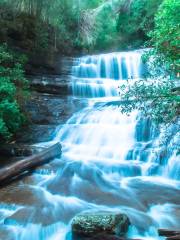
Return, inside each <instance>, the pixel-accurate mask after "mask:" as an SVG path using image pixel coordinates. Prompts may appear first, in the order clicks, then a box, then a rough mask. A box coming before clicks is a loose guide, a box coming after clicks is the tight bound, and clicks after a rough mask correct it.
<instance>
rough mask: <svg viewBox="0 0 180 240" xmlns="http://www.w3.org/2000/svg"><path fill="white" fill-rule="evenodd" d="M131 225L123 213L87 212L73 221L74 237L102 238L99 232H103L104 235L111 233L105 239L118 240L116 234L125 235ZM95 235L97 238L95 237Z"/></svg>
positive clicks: (77, 238)
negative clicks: (99, 236)
mask: <svg viewBox="0 0 180 240" xmlns="http://www.w3.org/2000/svg"><path fill="white" fill-rule="evenodd" d="M129 225H130V221H129V219H128V217H127V216H126V215H125V214H122V213H113V212H93V213H92V212H87V213H84V214H80V215H77V216H76V217H75V218H74V220H73V222H72V233H73V239H75V240H79V239H85V238H84V237H88V238H89V239H100V238H98V234H103V235H104V236H106V235H109V238H107V237H108V236H107V237H106V238H105V239H109V240H110V239H112V240H113V239H114V240H116V239H118V238H117V237H116V236H125V234H126V233H127V231H128V227H129ZM110 235H111V236H110ZM95 236H96V238H94V237H95ZM101 236H102V235H101ZM92 237H93V238H92ZM88 238H87V239H88ZM101 239H102V238H101ZM103 239H104V238H103Z"/></svg>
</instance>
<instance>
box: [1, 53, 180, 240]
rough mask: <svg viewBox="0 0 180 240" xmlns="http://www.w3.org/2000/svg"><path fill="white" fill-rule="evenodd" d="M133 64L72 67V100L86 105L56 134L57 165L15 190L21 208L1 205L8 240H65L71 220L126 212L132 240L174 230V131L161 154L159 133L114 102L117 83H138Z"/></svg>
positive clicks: (123, 59)
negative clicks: (59, 149)
mask: <svg viewBox="0 0 180 240" xmlns="http://www.w3.org/2000/svg"><path fill="white" fill-rule="evenodd" d="M140 59H141V52H138V51H136V52H128V53H112V54H103V55H100V56H90V57H83V58H80V59H78V60H76V61H75V66H74V67H73V77H72V88H73V93H74V97H78V98H88V106H87V107H86V108H84V109H82V110H80V111H79V112H77V113H76V114H74V115H73V116H72V117H71V118H70V119H69V120H68V122H67V123H66V124H65V125H64V126H63V127H62V128H61V129H60V130H59V131H58V132H57V135H56V138H55V139H54V141H55V142H56V141H60V142H61V143H62V146H63V154H62V157H61V159H56V160H54V162H52V163H51V164H50V165H47V166H46V167H45V169H44V170H37V171H35V173H34V175H33V176H32V177H31V178H30V180H27V182H25V183H23V184H22V185H21V184H20V186H18V190H17V191H16V193H15V194H17V195H18V194H19V195H20V194H22V195H24V194H25V195H26V196H27V199H25V201H24V203H22V204H19V205H18V206H16V207H12V205H9V209H8V208H7V205H6V207H2V208H1V206H0V212H3V217H1V218H0V221H1V222H2V223H3V219H6V220H5V222H4V223H5V224H2V226H0V233H1V232H3V231H4V232H5V236H8V234H9V235H10V238H7V239H13V240H31V239H33V240H56V239H57V240H65V239H66V240H70V239H71V234H70V223H71V220H72V218H73V217H74V216H75V215H76V214H78V213H80V212H83V211H87V210H92V211H93V210H111V211H119V210H120V211H121V212H124V213H126V214H127V215H128V216H129V218H130V220H131V223H132V226H131V228H130V229H129V233H128V236H129V237H132V238H141V239H149V240H150V239H161V238H159V237H158V236H157V229H158V228H173V229H178V228H180V181H179V180H180V173H179V170H180V163H179V158H178V156H177V155H176V150H177V148H176V147H175V145H176V144H177V143H178V141H179V136H178V133H177V134H176V135H175V136H174V138H173V139H171V140H170V141H169V143H168V149H166V148H165V146H164V145H163V147H164V148H165V150H166V153H164V152H163V153H164V154H162V143H161V140H162V139H163V138H164V137H163V131H162V132H161V133H160V134H159V133H158V131H157V129H155V128H154V126H153V125H152V123H151V122H150V120H149V119H141V118H140V117H139V114H138V113H137V112H133V113H132V114H130V116H127V115H123V114H122V113H121V112H120V108H119V106H118V103H117V102H114V103H113V100H117V97H118V86H119V84H121V82H122V81H125V80H126V79H127V78H129V79H130V81H131V80H133V79H136V78H139V77H142V74H143V72H144V70H143V68H144V66H143V65H142V64H141V60H140ZM109 100H111V103H109ZM26 191H28V193H26ZM28 198H30V202H29V201H28ZM21 202H22V200H21ZM14 213H15V215H13V214H14ZM7 217H9V218H8V220H7ZM1 222H0V223H1ZM11 237H12V238H11Z"/></svg>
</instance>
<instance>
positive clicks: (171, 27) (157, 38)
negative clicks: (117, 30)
mask: <svg viewBox="0 0 180 240" xmlns="http://www.w3.org/2000/svg"><path fill="white" fill-rule="evenodd" d="M179 12H180V1H179V0H164V2H163V3H162V5H161V6H160V8H159V11H158V13H157V15H156V17H155V28H154V30H153V31H151V32H150V33H149V36H150V37H151V41H150V44H151V46H152V47H153V50H152V51H151V55H154V56H156V61H155V64H156V65H159V66H164V69H165V70H166V71H167V72H168V73H169V74H170V73H175V75H178V73H179V71H180V38H179V36H180V15H179Z"/></svg>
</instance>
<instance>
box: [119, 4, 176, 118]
mask: <svg viewBox="0 0 180 240" xmlns="http://www.w3.org/2000/svg"><path fill="white" fill-rule="evenodd" d="M179 11H180V2H179V1H178V0H164V1H163V3H162V4H161V6H160V8H159V10H158V12H157V15H156V17H155V28H154V30H153V31H151V32H150V34H149V36H150V37H151V38H152V39H151V40H150V44H151V46H152V47H153V49H151V50H150V51H149V52H148V53H146V54H145V55H144V56H143V58H144V59H145V60H146V62H147V63H148V65H149V67H150V79H141V80H139V81H136V82H135V84H131V85H128V86H123V87H122V88H121V95H122V99H124V100H126V101H127V102H129V101H130V104H127V106H126V108H123V109H122V111H125V112H129V111H131V110H132V109H139V110H141V111H142V112H143V113H144V114H145V115H148V116H150V117H151V118H152V119H154V120H155V121H156V122H158V123H162V122H165V123H167V122H171V121H173V120H174V119H176V117H177V116H179V113H180V88H179V87H178V86H179V84H178V82H179V79H178V73H179V35H180V24H179V22H180V17H179ZM152 79H156V80H152ZM132 99H134V101H131V100H132Z"/></svg>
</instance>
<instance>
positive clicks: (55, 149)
mask: <svg viewBox="0 0 180 240" xmlns="http://www.w3.org/2000/svg"><path fill="white" fill-rule="evenodd" d="M60 155H61V145H60V144H59V143H56V144H55V145H53V146H51V147H49V148H47V149H45V150H43V151H41V152H40V153H38V154H36V155H33V156H31V157H28V158H25V159H24V160H21V161H19V162H17V163H14V164H12V165H10V166H8V167H5V168H3V169H2V170H0V185H2V184H3V183H5V182H7V181H9V180H12V178H14V177H17V176H19V175H20V174H23V173H24V172H25V171H28V170H31V169H33V168H35V167H38V166H40V165H42V164H44V163H47V162H48V161H50V160H51V159H53V158H55V157H59V156H60Z"/></svg>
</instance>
